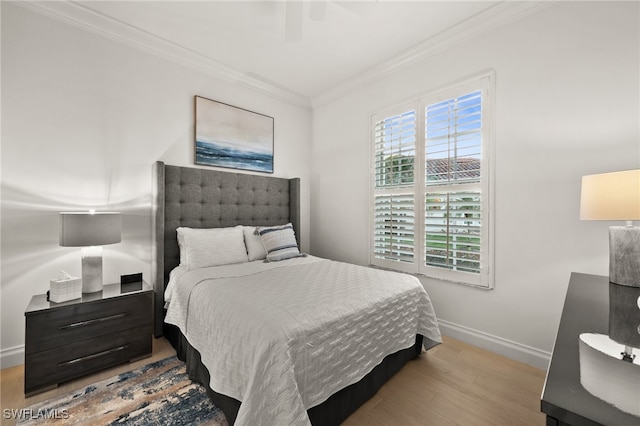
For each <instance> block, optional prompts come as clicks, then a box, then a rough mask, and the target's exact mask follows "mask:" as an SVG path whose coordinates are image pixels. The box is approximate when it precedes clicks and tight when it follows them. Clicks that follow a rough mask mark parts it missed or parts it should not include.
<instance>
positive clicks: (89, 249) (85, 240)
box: [60, 210, 122, 293]
mask: <svg viewBox="0 0 640 426" xmlns="http://www.w3.org/2000/svg"><path fill="white" fill-rule="evenodd" d="M121 233H122V219H121V217H120V213H117V212H99V213H98V212H95V211H93V210H92V211H88V212H61V213H60V245H61V246H62V247H82V249H81V255H82V292H83V293H95V292H97V291H101V290H102V246H104V245H107V244H115V243H119V242H120V241H121V239H122V237H121Z"/></svg>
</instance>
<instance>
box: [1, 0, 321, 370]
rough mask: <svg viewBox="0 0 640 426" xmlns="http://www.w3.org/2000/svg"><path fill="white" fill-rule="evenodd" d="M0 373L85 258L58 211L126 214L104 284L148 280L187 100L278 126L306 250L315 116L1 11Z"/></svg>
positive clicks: (187, 145)
mask: <svg viewBox="0 0 640 426" xmlns="http://www.w3.org/2000/svg"><path fill="white" fill-rule="evenodd" d="M1 8H2V174H1V176H2V222H1V223H2V235H1V237H2V250H1V268H2V269H1V277H2V281H1V285H0V322H1V331H0V333H1V340H0V354H1V355H2V357H1V358H2V367H3V368H4V367H7V366H9V365H13V364H16V363H20V362H22V355H23V349H24V348H23V345H24V310H25V308H26V306H27V304H28V302H29V300H30V298H31V296H32V295H34V294H37V293H44V292H46V290H48V287H49V279H50V278H53V277H55V276H56V275H57V273H58V270H60V269H64V270H66V271H68V272H70V273H71V274H72V275H75V276H78V275H79V274H80V252H79V250H78V249H75V248H68V247H59V246H58V212H59V211H65V210H74V209H84V208H89V207H93V208H96V209H98V210H101V209H110V210H118V211H121V212H122V213H123V235H122V243H120V244H116V245H112V246H106V247H105V252H104V279H105V282H117V281H118V280H119V276H120V274H123V273H132V272H143V274H144V276H145V279H147V280H148V279H149V278H150V249H151V207H150V206H151V165H152V163H153V162H155V161H156V160H162V161H164V162H165V163H167V164H176V165H187V166H192V165H193V157H194V152H193V122H194V112H193V108H194V107H193V97H194V95H200V96H205V97H208V98H211V99H215V100H219V101H222V102H225V103H229V104H232V105H235V106H239V107H242V108H245V109H249V110H252V111H256V112H260V113H263V114H266V115H269V116H272V117H274V119H275V172H274V175H275V176H281V177H296V176H297V177H301V178H302V194H303V200H302V212H301V219H302V249H303V250H304V251H308V250H309V243H310V239H309V202H310V200H309V192H310V191H309V182H310V178H309V161H310V160H309V154H310V146H309V139H310V137H311V133H310V132H311V131H310V129H311V124H310V120H311V117H310V112H309V111H308V110H306V109H303V108H299V107H295V106H292V105H290V104H287V103H284V102H281V101H277V100H275V99H274V98H271V97H268V96H265V95H262V94H260V93H257V92H255V91H252V90H250V89H247V88H244V87H240V86H239V85H235V84H232V83H228V82H224V81H221V80H218V79H215V78H213V77H211V76H209V75H206V74H204V73H202V72H199V71H196V70H194V69H192V68H188V67H186V66H182V65H179V64H177V63H174V62H169V61H167V60H164V59H161V58H159V57H157V56H153V55H150V54H147V53H145V52H141V51H139V50H136V49H133V48H130V47H128V46H125V45H123V44H119V43H116V42H114V41H111V40H108V39H106V38H103V37H101V36H98V35H96V34H93V33H90V32H86V31H83V30H81V29H78V28H76V27H73V26H70V25H67V24H64V23H61V22H59V21H57V20H54V19H51V18H48V17H45V16H43V15H40V14H37V13H34V12H31V11H28V10H25V9H23V8H21V7H18V6H15V5H13V4H10V3H7V2H2V3H1Z"/></svg>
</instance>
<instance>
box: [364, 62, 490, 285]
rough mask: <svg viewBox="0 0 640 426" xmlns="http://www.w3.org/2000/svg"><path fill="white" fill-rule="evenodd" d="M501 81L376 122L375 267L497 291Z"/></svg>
mask: <svg viewBox="0 0 640 426" xmlns="http://www.w3.org/2000/svg"><path fill="white" fill-rule="evenodd" d="M492 80H493V75H492V74H488V75H484V76H482V77H481V78H478V79H474V80H473V81H470V82H466V83H464V84H460V85H457V86H456V87H453V88H450V89H448V90H445V91H441V92H437V93H434V94H431V95H427V96H423V97H421V98H419V99H416V100H415V101H413V102H410V103H406V104H403V105H400V106H396V107H393V108H390V109H387V110H385V111H381V112H379V113H375V114H373V116H372V132H371V133H372V143H373V149H372V152H373V167H372V193H373V196H372V244H371V251H370V263H371V264H372V265H376V266H381V267H386V268H391V269H397V270H401V271H405V272H410V273H419V274H424V275H427V276H430V277H434V278H439V279H445V280H450V281H455V282H460V283H465V284H470V285H475V286H480V287H485V288H491V287H492V286H493V284H492V279H491V273H492V267H491V263H492V246H491V233H490V230H491V228H492V226H491V225H492V221H491V216H490V212H491V204H492V203H491V197H492V191H491V187H490V181H491V169H490V166H491V162H490V161H489V160H490V157H491V139H490V132H489V130H490V123H491V116H492V107H491V100H492V97H493V96H492V93H491V89H492V85H491V83H492Z"/></svg>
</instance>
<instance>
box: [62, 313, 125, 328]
mask: <svg viewBox="0 0 640 426" xmlns="http://www.w3.org/2000/svg"><path fill="white" fill-rule="evenodd" d="M127 315H129V312H123V313H121V314H115V315H109V316H108V317H102V318H96V319H92V320H87V321H78V322H74V323H71V324H67V325H61V326H60V327H58V330H66V329H69V328H76V327H84V326H87V325H93V324H98V323H101V322H105V321H111V320H114V319H118V318H124V317H126V316H127Z"/></svg>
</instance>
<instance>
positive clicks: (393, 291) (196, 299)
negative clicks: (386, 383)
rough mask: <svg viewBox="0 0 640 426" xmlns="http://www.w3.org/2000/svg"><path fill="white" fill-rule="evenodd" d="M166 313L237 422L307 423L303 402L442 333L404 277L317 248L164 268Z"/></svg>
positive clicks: (315, 400) (424, 299) (423, 297)
mask: <svg viewBox="0 0 640 426" xmlns="http://www.w3.org/2000/svg"><path fill="white" fill-rule="evenodd" d="M165 300H166V301H167V303H168V305H167V315H166V318H165V321H166V322H167V323H169V324H173V325H175V326H177V327H178V328H179V329H180V331H181V332H182V334H183V335H184V336H185V338H186V339H187V341H188V342H189V344H190V345H192V346H193V347H194V348H195V349H196V350H198V351H199V352H200V354H201V357H202V363H203V364H204V365H205V366H206V367H207V369H208V371H209V372H210V376H211V382H210V387H211V389H213V390H214V391H216V392H218V393H221V394H224V395H228V396H230V397H232V398H235V399H237V400H239V401H241V402H242V404H241V406H240V409H239V411H238V416H237V418H236V424H237V425H240V426H242V425H257V424H290V425H298V424H299V425H307V424H309V418H308V416H307V409H309V408H311V407H314V406H316V405H318V404H320V403H322V402H324V401H325V400H326V399H327V398H328V397H330V396H331V395H332V394H334V393H335V392H337V391H339V390H341V389H343V388H344V387H346V386H349V385H350V384H353V383H356V382H357V381H359V380H360V379H361V378H362V377H364V376H365V375H366V374H367V373H368V372H369V371H371V370H372V369H373V368H374V367H375V366H376V365H378V364H379V363H380V362H381V361H382V360H383V359H384V357H385V356H387V355H389V354H391V353H394V352H396V351H398V350H400V349H404V348H408V347H410V346H412V345H413V343H414V342H415V336H416V335H417V334H420V335H422V336H424V337H425V339H424V344H425V347H426V348H429V347H431V346H433V345H435V344H437V343H439V342H441V337H440V331H439V329H438V325H437V321H436V317H435V313H434V311H433V307H432V304H431V301H430V299H429V297H428V295H427V293H426V291H425V290H424V288H423V287H422V285H421V284H420V282H419V281H418V280H417V279H416V278H415V277H413V276H410V275H406V274H400V273H396V272H390V271H383V270H379V269H373V268H367V267H362V266H357V265H351V264H347V263H342V262H335V261H330V260H326V259H320V258H317V257H312V256H309V257H305V258H294V259H288V260H286V261H282V262H276V263H263V262H249V263H243V264H236V265H224V266H218V267H212V268H202V269H195V270H186V269H181V267H178V268H177V269H176V270H174V271H173V272H172V276H171V280H170V283H169V286H168V287H167V291H166V294H165Z"/></svg>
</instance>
